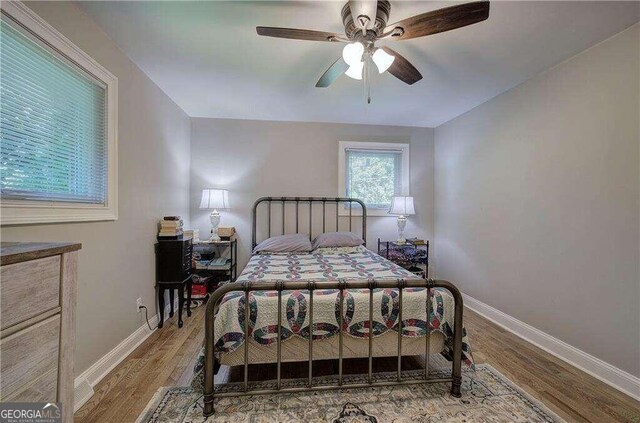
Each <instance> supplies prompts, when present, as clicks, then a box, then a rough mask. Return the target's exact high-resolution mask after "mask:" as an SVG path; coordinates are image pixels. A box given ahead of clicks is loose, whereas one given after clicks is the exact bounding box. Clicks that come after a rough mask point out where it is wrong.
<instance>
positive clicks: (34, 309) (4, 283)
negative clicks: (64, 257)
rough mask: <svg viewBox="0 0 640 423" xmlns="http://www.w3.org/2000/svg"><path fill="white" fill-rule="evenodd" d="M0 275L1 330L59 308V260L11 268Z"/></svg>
mask: <svg viewBox="0 0 640 423" xmlns="http://www.w3.org/2000/svg"><path fill="white" fill-rule="evenodd" d="M0 272H1V273H0V329H6V328H8V327H10V326H13V325H15V324H16V323H20V322H23V321H25V320H27V319H30V318H32V317H35V316H37V315H39V314H41V313H43V312H45V311H47V310H51V309H53V308H55V307H57V306H59V305H60V256H52V257H45V258H41V259H37V260H31V261H26V262H22V263H16V264H10V265H7V266H3V267H2V269H1V270H0ZM36 287H37V288H36ZM34 288H35V289H34Z"/></svg>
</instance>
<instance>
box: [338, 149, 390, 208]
mask: <svg viewBox="0 0 640 423" xmlns="http://www.w3.org/2000/svg"><path fill="white" fill-rule="evenodd" d="M345 162H346V163H345V173H346V174H345V182H346V194H347V197H352V198H359V199H361V200H362V201H364V203H365V204H366V205H367V208H372V209H388V208H389V206H390V204H391V198H393V196H394V195H400V194H401V191H402V151H399V150H398V151H396V150H360V149H347V150H346V151H345Z"/></svg>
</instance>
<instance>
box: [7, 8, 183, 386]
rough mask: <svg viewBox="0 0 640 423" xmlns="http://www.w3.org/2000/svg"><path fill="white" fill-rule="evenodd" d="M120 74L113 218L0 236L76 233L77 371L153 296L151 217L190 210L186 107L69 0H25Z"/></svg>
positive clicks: (71, 237) (128, 330) (112, 342)
mask: <svg viewBox="0 0 640 423" xmlns="http://www.w3.org/2000/svg"><path fill="white" fill-rule="evenodd" d="M27 5H28V6H29V7H30V8H32V9H33V10H34V11H35V12H36V13H38V14H39V15H40V16H41V17H42V18H44V19H45V20H46V21H47V22H48V23H49V24H51V25H52V26H54V27H55V28H56V29H57V30H59V31H60V32H62V33H63V34H64V35H65V36H66V37H67V38H69V39H71V41H73V42H74V43H75V44H76V45H77V46H79V47H80V48H81V49H83V50H84V51H85V52H87V53H88V54H89V55H91V56H92V57H93V58H94V59H95V60H97V61H98V62H99V63H100V64H101V65H103V66H104V67H106V68H107V69H108V70H109V71H111V72H112V73H113V74H114V75H115V76H117V77H118V83H119V93H118V165H119V172H118V196H119V210H118V211H119V218H118V220H117V221H112V222H96V223H74V224H49V225H29V226H12V227H6V226H5V227H2V229H1V233H0V236H1V237H2V240H3V241H74V242H81V243H82V250H81V251H80V261H79V276H78V277H79V279H78V315H77V337H76V339H77V341H76V375H78V374H80V373H81V372H83V371H84V370H86V369H87V368H88V367H89V366H90V365H92V364H93V363H94V362H96V361H97V360H98V359H99V358H100V357H102V356H103V355H104V354H106V353H107V352H109V351H110V350H111V349H113V348H114V347H115V346H116V345H118V344H119V343H120V342H121V341H122V340H124V339H125V338H127V337H128V336H129V335H131V334H132V333H133V332H134V331H135V330H136V329H138V328H139V327H140V326H142V325H144V324H145V321H144V313H137V312H136V298H138V297H142V299H143V301H144V303H145V304H146V305H147V306H148V307H149V315H150V317H151V316H152V315H153V314H154V313H155V312H156V306H155V291H154V279H155V267H154V266H155V265H154V263H155V259H154V242H155V237H156V232H157V221H158V219H159V218H161V217H162V216H164V215H167V214H180V215H182V216H183V217H186V218H188V216H189V200H188V198H189V161H190V154H189V143H190V122H189V118H188V116H187V115H186V114H185V113H184V112H183V111H182V110H181V109H180V108H179V107H178V106H176V104H175V103H173V102H172V101H171V100H170V99H169V97H167V96H166V95H165V94H164V93H163V92H162V91H161V90H160V89H159V88H158V87H157V86H156V85H155V84H153V83H152V82H151V80H150V79H149V78H148V77H147V76H146V75H145V74H144V73H142V71H141V70H140V69H139V68H138V67H136V65H134V64H133V62H131V61H130V60H129V59H128V58H127V57H126V56H125V55H124V54H123V53H122V52H121V51H120V50H119V49H118V47H116V45H115V44H114V43H113V42H112V41H111V40H110V39H109V38H108V37H107V35H106V34H105V33H104V32H102V30H101V29H100V28H99V27H98V26H97V25H96V24H95V23H94V22H93V21H92V20H91V19H90V18H89V17H88V16H87V15H85V14H84V13H83V11H82V10H81V9H79V8H78V6H76V5H74V4H73V3H67V2H65V3H61V2H50V3H46V2H43V3H40V2H38V3H36V2H29V3H28V4H27Z"/></svg>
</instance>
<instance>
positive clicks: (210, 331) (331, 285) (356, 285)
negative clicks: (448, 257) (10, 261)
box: [203, 197, 463, 416]
mask: <svg viewBox="0 0 640 423" xmlns="http://www.w3.org/2000/svg"><path fill="white" fill-rule="evenodd" d="M274 202H275V203H281V204H282V231H281V233H282V234H284V233H285V215H286V204H287V203H295V219H296V225H295V228H296V233H298V232H299V229H300V225H299V221H300V220H299V219H300V210H299V209H300V207H299V205H300V203H308V204H309V237H310V238H311V237H312V232H313V226H314V225H313V204H314V203H322V213H323V214H322V231H323V232H325V231H326V220H327V219H326V210H327V207H326V204H327V203H335V204H336V231H338V230H339V227H340V217H341V216H340V215H339V212H338V209H339V207H340V204H349V214H348V216H342V217H348V218H349V230H350V231H351V229H352V219H353V218H356V217H357V218H360V217H361V218H362V238H363V240H365V242H366V227H367V226H366V225H367V224H366V220H367V210H366V206H365V205H364V203H363V202H362V201H361V200H358V199H355V198H329V197H263V198H260V199H258V200H257V201H256V202H255V203H254V205H253V211H252V219H253V226H252V230H253V233H252V247H255V246H256V245H257V244H256V232H257V231H256V229H257V212H258V206H259V205H260V204H261V203H267V204H268V209H267V223H268V236H269V237H270V236H271V223H272V219H271V208H272V203H274ZM353 203H356V204H359V205H360V206H361V207H362V216H356V215H354V214H353V213H352V211H351V210H352V207H351V206H352V205H353ZM378 288H392V289H397V290H398V304H399V313H398V322H399V327H398V349H397V352H398V354H397V358H398V367H397V378H396V380H394V381H381V382H378V381H375V380H374V378H373V373H372V369H373V337H372V336H369V337H368V340H369V355H368V358H369V370H368V378H367V382H366V383H345V382H344V380H343V367H342V362H343V330H342V326H343V319H344V314H343V310H344V291H345V290H349V289H369V328H372V327H373V292H374V290H375V289H378ZM405 288H426V289H427V295H428V298H431V290H432V289H434V288H444V289H446V290H448V291H449V292H450V293H451V295H452V296H453V298H454V301H455V310H454V319H455V321H454V328H453V338H454V340H453V357H452V364H451V376H450V377H444V378H443V377H430V376H429V342H430V335H431V326H430V325H429V324H427V325H426V327H427V333H426V336H425V368H424V375H423V376H422V377H421V378H419V379H415V378H414V379H403V377H402V366H401V364H402V324H403V323H402V296H403V290H404V289H405ZM316 289H337V290H339V291H340V310H339V314H340V319H339V327H340V328H341V330H340V331H339V333H338V336H339V340H338V383H337V384H326V383H324V384H322V385H314V383H313V336H309V374H308V380H307V386H304V387H300V386H296V387H283V386H282V381H281V364H282V353H281V343H282V336H281V335H282V333H281V327H282V291H285V290H307V291H309V325H310V326H311V327H313V292H314V290H316ZM253 291H277V292H278V338H277V342H276V348H277V353H276V354H277V359H276V365H277V381H276V389H250V386H249V337H248V330H249V293H250V292H253ZM230 292H244V295H245V302H244V304H245V305H244V307H245V313H244V319H245V321H244V339H245V341H244V384H243V390H242V391H238V392H218V393H216V392H215V388H214V375H215V374H214V373H215V355H214V352H215V351H214V348H215V339H214V325H215V318H216V313H217V311H218V303H219V301H220V300H221V299H222V297H224V295H226V294H228V293H230ZM426 311H427V320H429V318H428V316H430V314H431V301H427V310H426ZM462 314H463V303H462V295H461V294H460V291H459V290H458V289H457V288H456V287H455V286H454V285H453V284H452V283H451V282H448V281H444V280H434V279H421V280H405V279H395V280H389V279H387V280H375V279H370V280H345V279H338V280H336V281H328V282H320V283H316V282H305V281H275V282H258V283H251V282H245V283H242V282H236V283H230V284H227V285H223V286H221V287H220V288H218V289H217V290H216V291H215V292H213V294H212V295H211V298H210V299H209V302H208V303H207V310H206V317H205V361H204V413H203V414H204V415H205V416H210V415H212V414H213V413H214V398H215V397H230V396H245V395H264V394H276V393H280V392H307V391H321V390H323V391H324V390H336V389H345V388H362V387H374V386H391V385H408V384H417V383H442V382H451V395H453V396H454V397H460V396H461V393H460V386H461V383H462V377H461V371H462V368H461V360H462ZM311 332H312V331H311Z"/></svg>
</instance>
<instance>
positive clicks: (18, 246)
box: [0, 242, 82, 266]
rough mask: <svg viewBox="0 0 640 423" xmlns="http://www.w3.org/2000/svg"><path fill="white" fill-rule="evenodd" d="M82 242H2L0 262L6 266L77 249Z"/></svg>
mask: <svg viewBox="0 0 640 423" xmlns="http://www.w3.org/2000/svg"><path fill="white" fill-rule="evenodd" d="M80 248H82V244H80V243H73V242H0V264H2V266H5V265H7V264H12V263H20V262H22V261H27V260H35V259H38V258H42V257H49V256H55V255H57V254H62V253H68V252H71V251H77V250H79V249H80Z"/></svg>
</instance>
